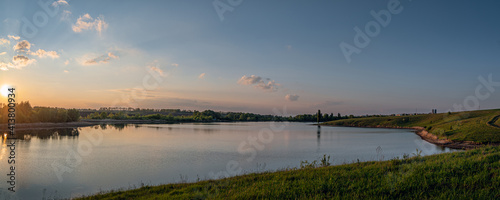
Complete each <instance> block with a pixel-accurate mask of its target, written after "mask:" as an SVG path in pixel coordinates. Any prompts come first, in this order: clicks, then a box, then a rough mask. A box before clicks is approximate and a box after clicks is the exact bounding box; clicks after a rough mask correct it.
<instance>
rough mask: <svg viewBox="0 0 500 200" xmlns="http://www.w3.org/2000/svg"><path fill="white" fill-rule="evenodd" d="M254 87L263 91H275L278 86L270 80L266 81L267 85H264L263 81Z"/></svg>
mask: <svg viewBox="0 0 500 200" xmlns="http://www.w3.org/2000/svg"><path fill="white" fill-rule="evenodd" d="M255 87H256V88H260V89H263V90H270V91H276V90H277V89H278V84H276V83H275V82H274V81H272V80H270V81H268V82H267V83H265V82H264V81H260V82H259V83H258V84H257V85H256V86H255Z"/></svg>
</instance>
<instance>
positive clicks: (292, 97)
mask: <svg viewBox="0 0 500 200" xmlns="http://www.w3.org/2000/svg"><path fill="white" fill-rule="evenodd" d="M285 99H286V100H287V101H298V100H299V95H296V94H287V95H286V96H285Z"/></svg>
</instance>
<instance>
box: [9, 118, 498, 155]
mask: <svg viewBox="0 0 500 200" xmlns="http://www.w3.org/2000/svg"><path fill="white" fill-rule="evenodd" d="M174 123H182V122H171V121H164V120H113V119H104V120H102V119H97V120H96V119H91V120H89V119H86V120H81V121H78V122H64V123H51V122H44V123H41V122H39V123H21V124H16V130H18V131H25V130H40V129H57V128H79V127H89V126H95V125H100V124H174ZM313 125H318V124H313ZM7 126H8V125H7V124H0V131H7V130H8V129H7ZM320 126H332V127H356V128H388V129H412V130H413V131H414V132H415V134H417V135H418V136H420V138H421V139H423V140H425V141H427V142H430V143H432V144H435V145H438V146H442V147H448V148H452V149H465V150H468V149H475V148H479V147H483V146H485V145H493V146H499V145H500V143H489V144H483V143H478V142H474V141H452V140H449V139H439V137H438V136H436V135H434V134H432V133H429V132H428V131H426V130H425V128H424V127H419V126H415V127H399V126H397V127H392V126H389V127H386V126H380V125H378V126H335V125H321V124H320Z"/></svg>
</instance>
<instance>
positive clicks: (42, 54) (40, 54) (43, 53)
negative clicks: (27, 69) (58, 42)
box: [30, 49, 59, 59]
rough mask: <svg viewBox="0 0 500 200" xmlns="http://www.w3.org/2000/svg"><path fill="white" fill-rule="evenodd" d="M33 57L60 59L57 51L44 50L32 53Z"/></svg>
mask: <svg viewBox="0 0 500 200" xmlns="http://www.w3.org/2000/svg"><path fill="white" fill-rule="evenodd" d="M30 54H31V55H34V56H38V57H39V58H45V57H51V58H52V59H54V58H59V55H58V54H57V52H55V51H45V50H43V49H38V51H36V52H30Z"/></svg>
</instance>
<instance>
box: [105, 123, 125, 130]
mask: <svg viewBox="0 0 500 200" xmlns="http://www.w3.org/2000/svg"><path fill="white" fill-rule="evenodd" d="M109 126H111V127H113V128H115V129H116V130H119V131H121V130H123V129H124V128H125V126H127V125H126V124H110V125H109Z"/></svg>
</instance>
